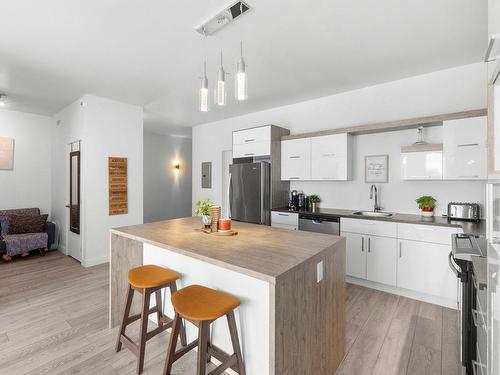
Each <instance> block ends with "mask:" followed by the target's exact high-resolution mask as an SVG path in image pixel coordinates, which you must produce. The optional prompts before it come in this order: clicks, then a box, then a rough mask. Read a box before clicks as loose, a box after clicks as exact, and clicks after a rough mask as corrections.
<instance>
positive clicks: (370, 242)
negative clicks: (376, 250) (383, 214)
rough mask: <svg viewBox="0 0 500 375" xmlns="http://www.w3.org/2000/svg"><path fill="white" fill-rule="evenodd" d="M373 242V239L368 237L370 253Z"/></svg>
mask: <svg viewBox="0 0 500 375" xmlns="http://www.w3.org/2000/svg"><path fill="white" fill-rule="evenodd" d="M371 244H372V241H371V237H368V252H369V253H370V252H371V247H372V246H371Z"/></svg>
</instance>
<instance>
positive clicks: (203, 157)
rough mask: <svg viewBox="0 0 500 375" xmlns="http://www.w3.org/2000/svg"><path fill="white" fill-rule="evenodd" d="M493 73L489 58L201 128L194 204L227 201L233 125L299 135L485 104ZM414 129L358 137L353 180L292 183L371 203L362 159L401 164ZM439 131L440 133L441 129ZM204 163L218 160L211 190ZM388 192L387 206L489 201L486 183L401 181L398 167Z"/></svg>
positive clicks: (330, 197)
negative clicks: (385, 157)
mask: <svg viewBox="0 0 500 375" xmlns="http://www.w3.org/2000/svg"><path fill="white" fill-rule="evenodd" d="M486 76H487V74H486V68H485V65H484V64H483V63H477V64H471V65H465V66H460V67H456V68H453V69H448V70H443V71H438V72H434V73H430V74H425V75H420V76H415V77H410V78H406V79H402V80H398V81H394V82H388V83H385V84H381V85H377V86H372V87H367V88H363V89H359V90H355V91H350V92H345V93H342V94H337V95H332V96H327V97H323V98H319V99H314V100H310V101H306V102H301V103H297V104H293V105H288V106H283V107H278V108H273V109H269V110H265V111H261V112H255V113H250V114H248V115H244V116H239V117H234V118H230V119H226V120H222V121H216V122H212V123H207V124H203V125H199V126H196V127H194V128H193V202H194V201H196V200H199V199H202V198H211V199H212V200H213V201H215V202H218V203H220V202H221V199H222V188H221V181H222V178H221V176H222V175H221V173H222V172H221V165H222V151H223V150H228V149H231V132H232V131H233V130H237V129H243V128H249V127H254V126H259V125H265V124H275V125H279V126H283V127H286V128H289V129H290V131H291V133H292V134H296V133H304V132H309V131H316V130H325V129H333V128H339V127H344V126H350V125H360V124H365V123H372V122H379V121H389V120H399V119H405V118H412V117H418V116H426V115H433V114H440V113H448V112H456V111H462V110H467V109H477V108H484V107H486ZM250 100H251V97H250ZM414 134H415V133H414V131H405V132H393V133H383V134H374V135H365V136H358V137H354V138H355V141H354V143H355V149H356V153H355V165H356V167H355V169H356V177H355V180H354V181H350V182H316V183H304V182H294V183H292V184H291V187H292V189H294V188H295V189H303V190H305V192H306V193H311V192H317V193H319V195H320V196H321V198H322V199H323V204H322V206H323V207H335V208H337V207H338V208H341V207H345V208H352V209H365V208H366V209H367V208H370V207H371V206H370V202H369V200H368V188H369V185H368V184H366V183H365V182H364V177H363V174H362V169H360V163H363V161H362V160H361V159H362V158H364V155H368V154H390V164H391V166H396V163H397V165H399V153H398V149H399V147H400V146H401V145H402V144H410V143H412V142H414V140H415V135H414ZM435 137H438V138H439V137H440V134H435ZM202 161H212V172H213V178H212V189H202V188H201V177H200V173H201V162H202ZM381 190H382V193H381V200H382V201H381V204H382V205H383V206H384V207H385V208H386V209H387V210H391V211H396V212H408V213H416V212H418V210H417V207H416V206H415V205H414V203H413V202H414V199H415V198H416V197H417V196H418V195H420V194H423V193H429V194H433V195H435V196H436V197H437V199H438V200H439V201H440V203H441V204H442V205H443V206H440V207H438V210H440V211H439V212H441V210H442V209H443V207H444V205H445V204H446V203H447V202H448V201H449V200H462V201H467V200H472V201H478V202H481V203H483V202H484V182H477V181H476V182H466V183H464V182H448V181H446V182H445V181H441V182H401V181H399V175H398V173H397V171H396V170H395V169H394V168H391V176H390V183H389V184H384V185H383V186H382V188H381Z"/></svg>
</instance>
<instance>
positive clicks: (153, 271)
mask: <svg viewBox="0 0 500 375" xmlns="http://www.w3.org/2000/svg"><path fill="white" fill-rule="evenodd" d="M178 279H180V275H179V274H178V273H177V272H175V271H172V270H169V269H166V268H162V267H158V266H155V265H147V266H141V267H137V268H133V269H131V270H130V271H129V273H128V283H129V288H128V293H127V302H126V305H125V311H124V313H123V319H122V323H121V327H120V333H119V334H118V340H117V343H116V351H117V352H119V351H120V350H121V349H122V344H123V345H125V346H126V347H127V348H128V349H130V351H131V352H132V353H134V354H135V355H136V356H137V374H141V373H142V371H143V369H144V352H145V349H146V341H148V340H149V339H151V338H153V337H154V336H156V335H157V334H159V333H161V332H163V331H165V330H166V329H168V328H170V327H171V326H172V322H173V321H172V320H171V319H169V318H168V317H167V316H165V315H163V311H162V307H163V305H162V302H161V289H162V288H165V287H169V288H170V293H171V294H172V295H173V294H174V293H175V292H176V291H177V285H176V281H177V280H178ZM135 291H137V292H139V293H141V294H142V309H141V313H140V314H136V315H133V316H129V315H130V307H131V306H132V299H133V297H134V292H135ZM153 293H155V295H156V306H155V307H153V308H150V307H149V306H150V299H151V295H152V294H153ZM154 313H156V314H157V318H158V327H157V328H155V329H154V330H152V331H151V332H148V320H149V315H150V314H154ZM138 319H140V320H141V328H140V333H139V343H138V344H136V343H135V342H134V341H132V339H130V337H128V336H127V335H126V334H125V330H126V329H127V326H128V325H129V324H130V323H132V322H135V321H136V320H138ZM179 330H180V336H181V342H182V344H183V345H186V331H185V328H184V327H183V326H180V328H179Z"/></svg>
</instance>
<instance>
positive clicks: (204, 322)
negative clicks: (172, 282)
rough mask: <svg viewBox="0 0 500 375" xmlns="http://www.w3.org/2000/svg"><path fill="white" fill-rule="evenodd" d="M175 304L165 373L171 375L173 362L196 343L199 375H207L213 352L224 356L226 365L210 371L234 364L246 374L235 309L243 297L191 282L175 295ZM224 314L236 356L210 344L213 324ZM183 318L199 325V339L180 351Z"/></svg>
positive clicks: (233, 366)
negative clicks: (177, 347)
mask: <svg viewBox="0 0 500 375" xmlns="http://www.w3.org/2000/svg"><path fill="white" fill-rule="evenodd" d="M172 305H173V306H174V310H175V317H174V320H173V326H172V334H171V335H170V342H169V344H168V351H167V358H166V360H165V368H164V371H163V375H170V371H171V370H172V364H173V363H174V362H175V361H177V360H178V359H179V358H180V357H182V356H183V355H184V354H186V353H188V352H189V351H190V350H191V349H194V348H195V347H196V346H198V364H197V372H196V373H197V375H205V372H206V366H207V362H209V361H210V355H211V354H213V355H214V356H217V357H219V359H221V358H222V364H221V365H220V366H219V367H217V368H216V369H214V370H212V371H211V372H210V374H221V373H222V372H224V371H225V370H226V369H228V368H229V367H231V368H232V369H233V370H235V371H237V372H238V374H239V375H245V365H244V364H243V357H242V355H241V349H240V343H239V339H238V330H237V328H236V320H235V319H234V309H236V308H237V307H238V306H239V305H240V300H239V299H237V298H235V297H233V296H230V295H228V294H226V293H223V292H219V291H216V290H213V289H210V288H206V287H204V286H201V285H191V286H188V287H186V288H183V289H181V290H179V291H178V292H177V293H175V294H173V295H172ZM224 315H226V318H227V323H228V325H229V333H230V335H231V342H232V344H233V350H234V353H233V354H232V355H228V354H226V353H224V352H223V351H222V350H220V349H219V348H216V347H215V346H213V345H212V344H211V343H210V324H211V323H212V322H214V321H215V320H217V319H218V318H220V317H222V316H224ZM182 319H186V320H188V321H190V322H191V323H193V324H194V325H196V326H197V327H198V338H197V339H196V340H194V341H193V342H191V343H190V344H189V345H187V346H184V347H183V348H181V349H179V350H178V351H176V346H177V339H178V337H179V334H180V332H181V328H183V327H184V326H183V325H182Z"/></svg>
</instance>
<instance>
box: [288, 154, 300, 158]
mask: <svg viewBox="0 0 500 375" xmlns="http://www.w3.org/2000/svg"><path fill="white" fill-rule="evenodd" d="M290 159H300V156H299V155H294V156H290Z"/></svg>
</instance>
